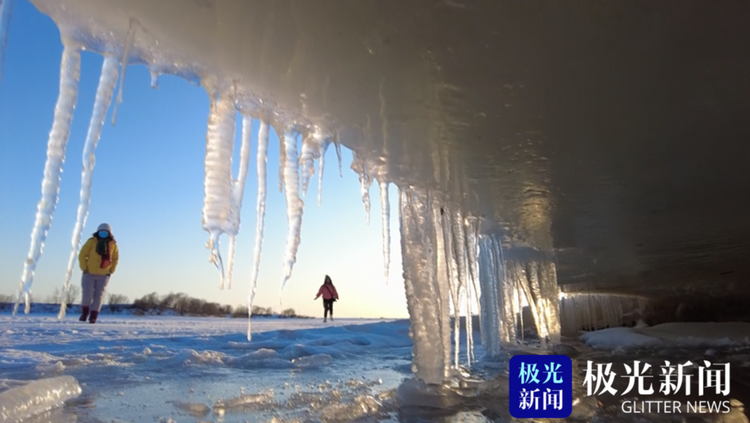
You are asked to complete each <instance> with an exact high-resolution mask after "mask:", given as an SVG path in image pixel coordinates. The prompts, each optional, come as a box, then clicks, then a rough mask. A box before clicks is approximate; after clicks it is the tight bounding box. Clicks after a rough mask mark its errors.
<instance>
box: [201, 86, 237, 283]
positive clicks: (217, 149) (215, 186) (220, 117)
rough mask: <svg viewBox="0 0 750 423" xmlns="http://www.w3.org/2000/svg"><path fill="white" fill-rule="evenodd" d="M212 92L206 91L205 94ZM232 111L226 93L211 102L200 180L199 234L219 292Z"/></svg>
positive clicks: (227, 205)
mask: <svg viewBox="0 0 750 423" xmlns="http://www.w3.org/2000/svg"><path fill="white" fill-rule="evenodd" d="M211 92H212V90H210V89H209V94H210V93H211ZM236 114H237V112H236V110H235V108H234V99H233V98H232V95H231V93H230V92H229V90H226V89H225V90H222V91H221V92H220V93H219V97H218V99H216V100H215V101H212V105H211V113H210V114H209V117H208V130H207V132H206V159H205V168H206V175H205V179H204V200H203V230H205V231H207V232H208V234H209V240H208V242H207V243H206V248H208V249H209V250H211V255H210V256H209V261H210V262H211V263H213V264H214V265H215V266H216V268H217V269H219V272H220V282H219V288H221V289H224V277H225V273H224V263H223V262H222V259H221V252H220V250H219V238H220V237H221V234H222V233H224V232H225V231H226V230H227V229H228V226H229V225H228V222H229V221H230V219H229V215H230V210H231V207H232V206H231V203H232V155H233V152H234V130H235V117H236Z"/></svg>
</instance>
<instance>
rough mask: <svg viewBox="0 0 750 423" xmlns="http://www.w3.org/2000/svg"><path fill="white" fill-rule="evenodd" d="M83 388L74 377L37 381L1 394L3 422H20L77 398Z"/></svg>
mask: <svg viewBox="0 0 750 423" xmlns="http://www.w3.org/2000/svg"><path fill="white" fill-rule="evenodd" d="M80 394H81V387H80V386H79V385H78V381H77V380H76V379H75V378H74V377H73V376H60V377H55V378H51V379H40V380H35V381H33V382H31V383H29V384H28V385H25V386H21V387H17V388H11V389H9V390H7V391H5V392H3V393H0V416H2V419H3V420H2V421H3V422H9V423H10V422H20V421H23V420H25V419H28V418H30V417H32V416H34V415H37V414H40V413H43V412H45V411H48V410H51V409H52V408H55V407H59V406H61V405H63V403H64V402H65V401H67V400H70V399H73V398H77V397H78V396H79V395H80Z"/></svg>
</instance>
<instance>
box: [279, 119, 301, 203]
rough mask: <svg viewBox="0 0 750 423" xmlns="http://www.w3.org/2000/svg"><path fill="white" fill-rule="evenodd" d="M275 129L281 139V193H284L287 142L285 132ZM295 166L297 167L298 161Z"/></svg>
mask: <svg viewBox="0 0 750 423" xmlns="http://www.w3.org/2000/svg"><path fill="white" fill-rule="evenodd" d="M274 129H276V135H277V136H278V137H279V192H284V169H286V162H287V157H286V147H285V146H284V144H285V143H286V140H285V139H284V132H283V131H279V129H278V128H274ZM294 165H295V166H296V165H297V163H296V161H295V163H294Z"/></svg>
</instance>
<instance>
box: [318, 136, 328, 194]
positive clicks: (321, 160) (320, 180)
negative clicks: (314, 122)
mask: <svg viewBox="0 0 750 423" xmlns="http://www.w3.org/2000/svg"><path fill="white" fill-rule="evenodd" d="M329 145H330V143H329V142H328V141H326V142H325V143H324V144H323V152H322V153H320V158H318V207H320V204H321V203H322V202H323V169H325V158H326V151H328V146H329Z"/></svg>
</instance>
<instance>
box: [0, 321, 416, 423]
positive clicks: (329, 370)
mask: <svg viewBox="0 0 750 423" xmlns="http://www.w3.org/2000/svg"><path fill="white" fill-rule="evenodd" d="M246 325H247V320H246V319H229V318H188V317H171V316H141V317H136V316H102V319H101V322H100V323H97V324H96V325H92V324H88V323H81V322H78V320H77V315H73V313H71V314H69V315H68V316H67V317H66V318H65V319H64V320H63V321H58V320H57V318H56V316H55V315H53V314H30V315H19V316H16V317H15V318H13V317H11V316H10V314H3V315H0V328H2V329H0V368H2V372H0V378H1V379H0V391H6V390H8V389H9V388H12V387H17V386H20V385H23V384H25V383H27V382H28V381H31V380H38V379H44V378H53V377H57V376H61V375H70V376H73V377H75V378H76V379H77V381H78V382H79V383H80V386H81V388H82V393H81V395H80V397H79V398H77V399H76V400H74V401H69V402H68V403H67V404H66V406H65V407H64V408H61V409H57V410H56V411H55V413H54V416H53V417H52V419H53V421H79V422H101V421H106V422H110V421H118V422H121V421H130V422H147V421H170V420H169V419H171V421H177V422H182V421H188V422H190V421H223V422H235V421H236V422H244V421H271V420H272V419H276V420H275V421H304V420H305V419H309V418H319V419H324V420H326V421H330V420H331V418H333V419H334V420H339V421H350V420H352V419H353V418H354V417H356V416H358V415H361V414H362V413H367V412H368V411H375V410H377V411H376V414H377V413H386V412H387V408H386V407H383V403H387V402H388V401H390V399H389V398H390V396H391V395H392V393H393V392H392V390H393V388H395V387H397V386H398V385H399V384H400V383H401V381H402V380H403V379H404V378H406V377H410V376H411V373H410V368H411V347H412V342H411V339H410V338H409V333H408V332H409V324H408V321H380V320H365V319H340V320H339V319H337V320H336V321H334V322H329V323H323V322H322V321H321V320H320V319H273V318H268V319H263V318H257V319H253V340H252V342H247V339H246V336H245V332H246V327H247V326H246ZM381 393H382V395H381V397H378V395H379V394H381ZM0 395H2V393H0ZM368 404H370V406H368ZM373 404H377V406H375V405H373ZM368 407H369V408H368ZM326 416H327V417H326ZM335 416H340V417H335ZM49 418H50V417H49V416H47V417H45V419H49ZM381 418H387V416H386V415H382V416H381Z"/></svg>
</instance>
